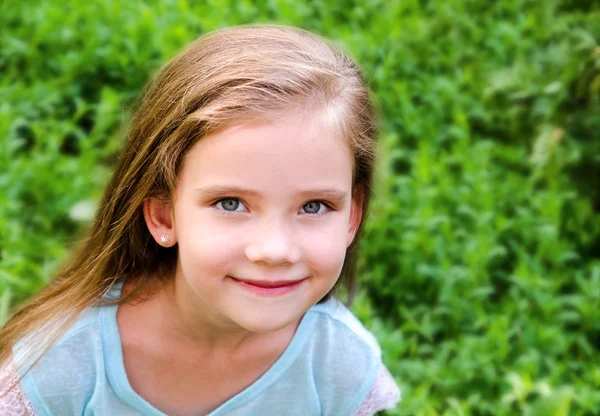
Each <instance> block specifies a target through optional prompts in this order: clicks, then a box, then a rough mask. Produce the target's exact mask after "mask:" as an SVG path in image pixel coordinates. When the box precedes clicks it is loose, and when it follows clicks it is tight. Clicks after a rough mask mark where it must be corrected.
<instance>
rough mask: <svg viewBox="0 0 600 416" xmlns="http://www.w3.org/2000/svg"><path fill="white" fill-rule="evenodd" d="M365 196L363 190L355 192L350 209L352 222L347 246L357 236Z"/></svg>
mask: <svg viewBox="0 0 600 416" xmlns="http://www.w3.org/2000/svg"><path fill="white" fill-rule="evenodd" d="M363 198H364V193H363V192H362V190H357V191H356V192H355V193H354V196H353V197H352V201H351V204H352V205H351V209H350V223H349V227H348V241H347V242H346V248H348V247H350V245H351V244H352V242H353V241H354V237H355V236H356V232H357V231H358V227H359V226H360V223H361V220H362V211H363Z"/></svg>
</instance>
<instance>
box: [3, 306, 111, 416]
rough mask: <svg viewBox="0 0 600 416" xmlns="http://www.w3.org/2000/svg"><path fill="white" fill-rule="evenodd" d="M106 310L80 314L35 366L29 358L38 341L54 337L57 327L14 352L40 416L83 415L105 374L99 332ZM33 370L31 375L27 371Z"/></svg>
mask: <svg viewBox="0 0 600 416" xmlns="http://www.w3.org/2000/svg"><path fill="white" fill-rule="evenodd" d="M102 310H103V308H89V309H87V310H85V311H84V312H83V313H82V314H80V315H79V316H78V317H77V318H76V320H75V321H74V322H73V323H72V324H71V325H70V326H69V327H68V329H67V330H66V331H65V333H64V334H62V335H61V336H60V337H59V338H58V340H57V341H56V342H55V343H54V344H53V346H52V347H51V348H50V349H49V350H48V351H47V352H46V353H44V354H43V355H42V356H41V358H40V359H39V361H38V362H37V363H35V364H33V365H32V363H31V362H30V361H26V359H25V356H26V354H30V353H31V351H35V346H36V345H37V344H36V341H37V340H43V339H45V338H47V337H50V336H52V333H53V331H55V330H56V324H54V325H52V324H48V325H46V326H45V327H43V328H42V329H40V330H39V331H37V332H36V333H35V334H33V335H30V336H28V337H26V338H24V339H23V340H21V341H20V342H19V343H17V344H16V345H15V347H14V348H13V360H14V362H15V364H16V367H17V368H18V371H19V374H21V375H23V374H25V377H23V379H22V381H21V386H22V391H23V393H24V395H25V396H26V397H27V398H28V400H29V401H30V402H31V404H32V406H33V408H34V409H35V410H36V412H37V414H39V415H46V414H47V415H51V414H76V413H81V411H82V409H84V408H85V403H86V400H87V398H89V397H90V396H91V395H92V393H93V391H94V388H95V384H96V381H97V379H98V377H97V374H98V373H99V372H101V371H103V369H102V366H103V360H102V345H101V344H102V341H101V336H100V329H99V319H100V312H101V311H102ZM27 370H29V371H27Z"/></svg>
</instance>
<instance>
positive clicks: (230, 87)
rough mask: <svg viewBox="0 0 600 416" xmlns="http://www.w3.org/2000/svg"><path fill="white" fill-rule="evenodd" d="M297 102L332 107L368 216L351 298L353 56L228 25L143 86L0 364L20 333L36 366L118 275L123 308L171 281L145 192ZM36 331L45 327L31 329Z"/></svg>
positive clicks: (360, 111) (358, 137)
mask: <svg viewBox="0 0 600 416" xmlns="http://www.w3.org/2000/svg"><path fill="white" fill-rule="evenodd" d="M299 105H301V106H305V107H306V106H310V107H311V109H312V111H315V114H317V115H318V114H319V113H321V114H325V113H333V114H334V115H335V117H336V122H337V123H336V126H338V127H339V129H340V133H341V136H342V137H343V138H344V139H346V140H347V142H348V144H349V147H350V149H351V151H352V152H353V155H354V173H353V189H354V192H355V196H359V197H360V200H361V201H362V205H363V211H362V212H363V217H362V218H361V226H360V227H359V230H358V233H357V235H356V238H355V240H354V242H353V243H352V245H351V246H350V247H349V249H348V251H347V253H346V258H345V261H344V266H343V269H342V272H341V276H340V279H339V280H338V284H344V285H345V288H346V291H347V294H348V296H349V299H351V297H352V294H353V292H354V281H355V274H356V265H355V260H356V252H355V247H356V246H357V245H358V244H359V240H360V231H361V229H362V223H363V219H364V216H365V215H366V213H367V210H368V204H369V200H370V196H371V182H372V172H373V162H374V153H375V140H376V133H377V132H376V130H377V129H376V123H375V116H374V111H373V108H372V102H371V99H370V94H369V90H368V88H367V87H366V85H365V81H364V78H363V76H362V75H361V72H360V70H359V68H358V67H357V66H356V65H355V64H354V62H353V61H352V60H351V59H349V58H348V57H347V56H346V55H345V54H343V53H342V52H340V51H339V50H338V49H337V48H335V47H333V46H331V45H330V44H329V43H327V42H326V41H324V40H323V39H321V38H320V37H318V36H316V35H314V34H312V33H309V32H306V31H303V30H301V29H297V28H291V27H285V26H276V25H257V26H239V27H232V28H228V29H224V30H219V31H215V32H212V33H209V34H207V35H205V36H202V37H200V38H199V39H197V40H196V41H194V42H193V43H192V44H190V45H189V46H188V47H187V48H185V49H184V50H183V51H182V52H181V53H180V54H179V55H177V56H176V57H175V58H173V59H172V60H171V61H170V62H169V63H168V64H167V65H166V66H164V67H163V68H162V69H161V70H160V71H159V72H158V73H157V75H156V76H155V78H154V79H153V80H152V81H151V82H150V83H149V85H148V86H147V87H146V90H145V92H144V93H143V94H142V96H141V99H140V100H139V102H138V104H137V110H136V111H135V113H134V115H133V118H132V121H131V124H130V126H129V129H128V131H127V137H126V138H127V140H126V144H125V148H124V150H123V152H122V154H121V157H120V159H119V161H118V163H117V167H116V170H115V172H114V174H113V176H112V179H111V181H110V183H109V184H108V186H107V188H106V190H105V193H104V196H103V199H102V202H101V204H100V207H99V209H98V213H97V216H96V219H95V222H94V224H93V226H92V229H91V231H90V235H89V237H88V239H86V240H85V241H84V242H83V243H82V246H81V248H80V249H79V250H78V251H77V252H76V253H75V254H74V255H73V256H72V258H71V259H70V261H69V262H68V263H67V264H66V266H65V267H64V268H63V269H62V270H60V271H59V272H58V273H57V275H56V277H55V278H54V279H53V280H52V281H51V283H50V284H49V285H48V286H47V287H45V288H44V289H43V290H42V291H41V292H40V293H38V294H37V295H36V296H34V297H33V298H32V299H30V300H29V301H28V302H27V303H26V304H24V305H22V306H21V307H20V308H19V309H18V310H17V311H16V312H15V313H14V315H13V316H12V318H11V319H10V320H9V321H8V323H7V324H6V325H5V326H4V328H3V329H2V330H0V367H1V366H2V364H3V363H5V362H6V360H7V359H8V358H9V356H10V354H11V348H12V347H13V346H14V345H15V343H16V342H18V341H19V340H22V339H23V338H24V337H25V336H28V338H27V342H26V344H27V345H26V346H25V347H26V349H25V356H26V357H28V358H29V360H31V362H36V361H37V360H38V359H39V358H40V357H41V356H42V355H43V354H44V352H45V351H47V350H48V348H50V346H51V345H52V344H53V343H54V342H55V341H56V340H57V339H58V338H59V336H60V335H61V334H62V333H64V331H65V330H66V329H67V328H68V326H69V325H70V324H71V323H72V322H73V321H74V319H75V318H77V316H78V315H79V314H80V313H81V312H82V311H83V310H84V309H86V308H88V307H90V306H95V305H100V304H103V303H106V301H105V300H104V298H105V297H104V296H103V295H104V294H105V293H106V292H107V291H108V290H110V288H111V287H112V286H113V285H114V284H115V282H116V281H117V280H118V279H119V278H123V279H124V280H125V282H126V283H127V284H128V286H129V287H132V288H133V290H132V291H131V292H129V293H127V294H126V295H125V296H123V297H122V298H121V299H120V300H117V301H114V303H119V304H122V303H126V302H129V301H130V300H132V299H135V298H138V297H140V296H142V295H144V296H145V295H149V294H151V293H154V291H155V290H156V289H157V288H158V287H159V286H160V284H161V283H163V282H164V281H166V280H167V279H170V278H171V276H172V271H173V267H174V266H175V264H176V260H177V249H176V247H175V248H171V249H167V248H163V247H161V246H160V245H158V244H157V243H156V242H155V241H154V239H153V238H151V236H150V233H149V231H148V229H147V227H146V224H145V221H144V217H143V212H142V205H143V202H144V200H146V199H147V198H149V197H159V198H164V199H170V198H171V196H172V195H173V191H174V189H175V188H176V186H177V177H178V173H179V170H180V168H181V165H182V161H183V158H184V156H185V154H186V152H187V151H188V150H189V149H190V148H191V147H192V146H193V145H194V143H196V141H198V140H200V139H201V138H202V137H204V136H206V135H208V134H211V133H214V132H216V131H218V130H220V129H223V128H225V127H227V126H228V125H232V124H234V123H236V122H239V121H240V120H243V119H248V118H257V117H258V118H261V117H265V116H268V115H269V114H273V113H274V112H281V111H284V110H286V109H292V108H294V107H297V106H299ZM359 194H360V195H359ZM338 284H336V287H337V286H338ZM334 289H335V288H334ZM329 295H330V294H328V296H329ZM328 296H327V297H328ZM42 327H44V328H48V327H52V330H46V329H45V330H44V331H38V330H39V329H41V328H42ZM38 333H39V338H35V337H36V336H38V335H36V334H38ZM29 336H33V339H30V337H29Z"/></svg>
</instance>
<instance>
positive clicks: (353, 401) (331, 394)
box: [307, 299, 382, 414]
mask: <svg viewBox="0 0 600 416" xmlns="http://www.w3.org/2000/svg"><path fill="white" fill-rule="evenodd" d="M307 314H309V315H310V316H311V317H312V319H314V321H315V324H314V325H315V326H314V330H313V332H312V336H311V337H310V339H309V341H308V346H309V348H308V349H307V350H308V351H310V355H311V357H310V360H311V363H312V367H313V374H314V378H315V387H316V390H317V392H318V394H319V398H320V401H321V406H322V408H323V410H324V412H323V414H350V413H352V412H353V411H354V410H356V409H357V408H358V407H359V406H360V404H361V403H362V402H363V401H364V399H365V398H366V396H367V394H368V393H369V391H370V390H371V388H372V387H373V386H374V385H375V382H376V380H377V376H378V373H379V369H380V367H381V365H382V364H381V349H380V347H379V344H378V342H377V340H376V339H375V337H374V336H373V335H372V334H371V333H370V332H369V331H368V330H367V329H366V328H365V327H364V326H363V325H362V324H361V323H360V321H359V320H358V319H357V318H356V317H355V316H354V315H353V314H352V312H351V311H350V310H348V308H346V307H345V306H344V305H343V304H342V303H340V302H339V301H337V300H336V299H329V300H328V301H327V302H324V303H322V304H318V305H315V306H314V307H312V308H311V309H310V310H309V311H308V312H307ZM342 405H343V407H344V409H345V412H340V410H342V409H341V408H340V406H342Z"/></svg>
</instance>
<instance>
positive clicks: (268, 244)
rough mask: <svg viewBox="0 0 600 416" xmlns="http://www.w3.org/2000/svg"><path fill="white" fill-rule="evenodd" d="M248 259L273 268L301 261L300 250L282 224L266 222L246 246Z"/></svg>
mask: <svg viewBox="0 0 600 416" xmlns="http://www.w3.org/2000/svg"><path fill="white" fill-rule="evenodd" d="M246 257H247V258H248V259H249V260H250V261H251V262H254V263H259V262H263V263H266V264H269V265H271V266H277V265H281V264H286V263H288V264H295V263H297V262H298V260H299V259H300V248H299V247H298V245H297V244H296V243H295V241H294V238H293V236H292V235H291V233H290V232H289V231H288V230H287V229H286V227H284V226H283V225H282V224H281V223H280V222H277V221H265V222H264V224H263V225H262V226H261V227H259V228H258V229H257V230H256V233H255V234H254V236H253V238H252V240H251V241H250V242H249V243H248V245H247V246H246Z"/></svg>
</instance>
